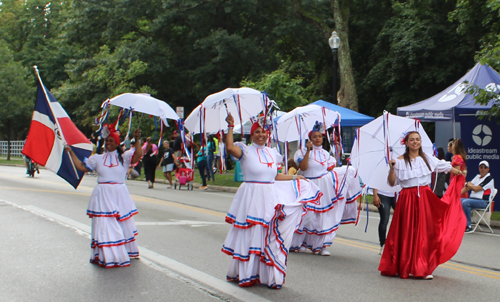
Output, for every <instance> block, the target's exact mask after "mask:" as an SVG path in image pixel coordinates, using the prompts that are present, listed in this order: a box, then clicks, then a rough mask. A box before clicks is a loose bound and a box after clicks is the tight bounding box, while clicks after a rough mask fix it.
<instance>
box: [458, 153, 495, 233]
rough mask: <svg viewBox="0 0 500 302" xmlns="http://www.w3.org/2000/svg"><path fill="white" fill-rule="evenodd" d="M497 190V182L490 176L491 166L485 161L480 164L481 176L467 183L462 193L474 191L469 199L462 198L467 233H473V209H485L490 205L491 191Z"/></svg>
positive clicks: (478, 175)
mask: <svg viewBox="0 0 500 302" xmlns="http://www.w3.org/2000/svg"><path fill="white" fill-rule="evenodd" d="M493 189H495V181H494V180H493V178H492V177H491V175H490V164H489V163H488V161H486V160H483V161H481V162H480V163H479V174H477V175H476V177H474V179H472V180H471V181H468V182H466V183H465V186H464V188H463V189H462V193H465V192H467V191H472V192H471V193H470V196H469V198H462V208H463V211H464V214H465V217H466V218H467V228H466V229H465V232H466V233H472V232H473V229H472V227H471V213H472V209H484V208H486V206H487V205H488V201H489V199H490V194H491V191H493Z"/></svg>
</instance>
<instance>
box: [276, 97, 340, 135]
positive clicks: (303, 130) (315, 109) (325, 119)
mask: <svg viewBox="0 0 500 302" xmlns="http://www.w3.org/2000/svg"><path fill="white" fill-rule="evenodd" d="M316 121H318V122H320V123H323V124H324V126H325V129H328V128H330V127H332V126H337V125H339V123H340V113H338V112H337V111H333V110H330V109H328V108H326V107H323V106H318V105H307V106H303V107H297V108H295V109H293V110H292V111H290V112H288V113H286V114H285V115H282V116H281V117H280V118H279V119H278V121H277V122H276V128H277V131H276V132H277V136H278V140H279V141H281V142H292V141H297V140H305V139H306V138H307V136H308V134H309V131H311V130H312V127H313V126H314V124H315V123H316Z"/></svg>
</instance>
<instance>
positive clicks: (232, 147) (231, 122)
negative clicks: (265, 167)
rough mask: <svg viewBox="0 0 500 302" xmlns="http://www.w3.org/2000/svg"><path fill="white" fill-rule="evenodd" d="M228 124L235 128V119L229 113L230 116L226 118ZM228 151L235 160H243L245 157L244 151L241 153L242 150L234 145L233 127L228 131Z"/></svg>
mask: <svg viewBox="0 0 500 302" xmlns="http://www.w3.org/2000/svg"><path fill="white" fill-rule="evenodd" d="M226 122H227V123H228V124H229V125H233V126H234V117H233V116H232V115H231V113H229V114H228V116H227V117H226ZM226 150H227V152H228V153H229V154H231V155H232V156H233V157H235V158H241V156H242V155H243V151H241V148H240V147H238V146H235V145H234V140H233V128H232V127H229V128H228V129H227V136H226Z"/></svg>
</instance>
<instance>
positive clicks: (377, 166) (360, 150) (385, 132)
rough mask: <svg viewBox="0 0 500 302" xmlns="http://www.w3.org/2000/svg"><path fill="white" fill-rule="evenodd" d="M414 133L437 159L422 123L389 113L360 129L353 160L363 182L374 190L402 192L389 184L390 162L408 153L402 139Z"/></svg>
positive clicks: (356, 137)
mask: <svg viewBox="0 0 500 302" xmlns="http://www.w3.org/2000/svg"><path fill="white" fill-rule="evenodd" d="M410 131H418V133H420V137H421V141H422V149H423V151H424V152H425V153H426V154H427V155H428V156H433V154H434V148H433V144H432V142H431V140H430V139H429V136H428V135H427V133H426V132H425V130H424V128H423V127H422V125H421V124H420V121H419V120H415V119H409V118H406V117H400V116H396V115H392V114H390V113H388V112H386V111H384V114H383V115H382V116H379V117H378V118H377V119H375V120H373V121H371V122H370V123H368V124H366V125H364V126H363V127H361V128H358V129H356V134H355V138H354V143H353V147H352V151H351V157H350V161H351V163H352V165H353V166H354V167H356V168H357V171H358V175H359V176H360V177H361V180H362V181H363V183H365V184H367V185H368V186H369V187H370V188H374V189H379V190H384V191H388V192H399V191H400V189H401V188H399V186H396V187H391V186H389V184H388V183H387V175H388V174H389V164H388V160H390V159H396V158H397V157H399V156H401V155H403V154H404V152H405V145H403V144H401V140H402V139H403V138H404V137H405V135H406V134H407V133H408V132H410Z"/></svg>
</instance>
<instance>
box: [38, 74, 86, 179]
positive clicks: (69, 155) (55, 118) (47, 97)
mask: <svg viewBox="0 0 500 302" xmlns="http://www.w3.org/2000/svg"><path fill="white" fill-rule="evenodd" d="M33 68H34V69H35V73H36V76H37V78H38V81H39V82H40V86H42V89H43V94H44V95H45V100H46V101H47V102H48V103H49V104H48V105H49V108H50V111H51V112H52V115H53V116H54V120H55V121H56V124H57V128H58V129H59V131H61V139H62V141H63V143H64V144H65V145H67V143H66V140H65V139H64V135H62V129H61V125H59V121H58V120H57V117H56V116H55V114H54V112H53V111H52V107H51V106H50V102H49V95H48V94H47V91H46V90H45V85H43V81H42V78H41V77H40V73H39V72H38V66H36V65H33ZM67 153H68V157H69V160H70V161H71V166H72V167H73V171H75V175H76V178H77V179H80V176H79V175H78V172H77V171H76V167H75V163H74V162H73V158H72V157H71V154H70V153H69V152H67Z"/></svg>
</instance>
